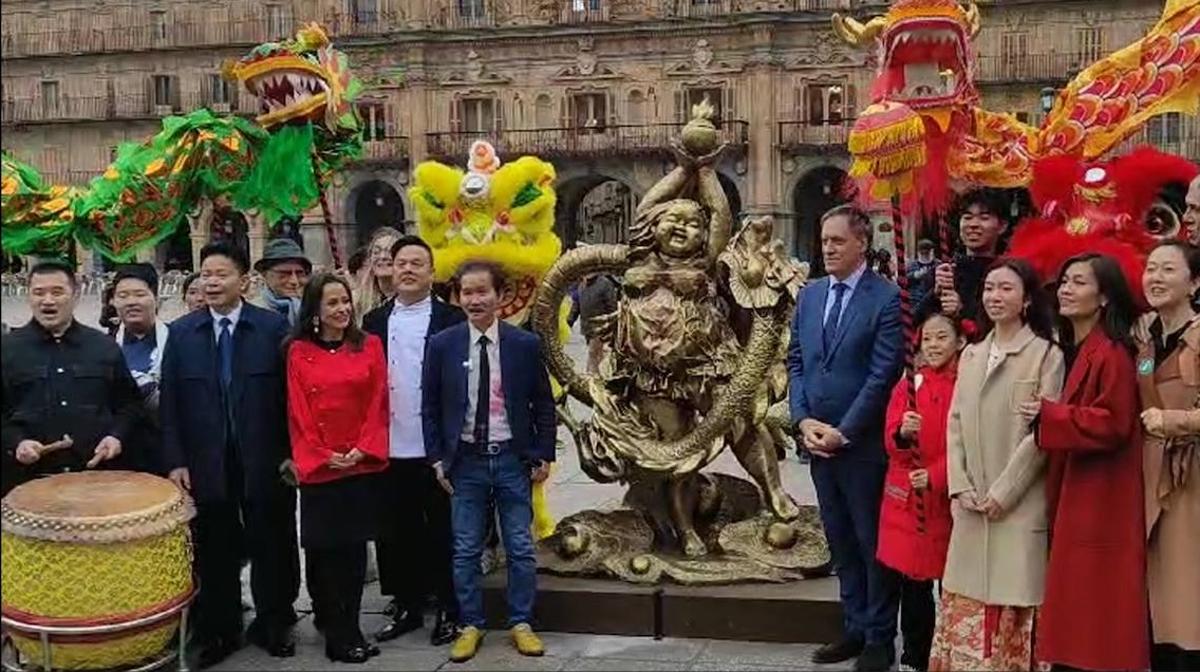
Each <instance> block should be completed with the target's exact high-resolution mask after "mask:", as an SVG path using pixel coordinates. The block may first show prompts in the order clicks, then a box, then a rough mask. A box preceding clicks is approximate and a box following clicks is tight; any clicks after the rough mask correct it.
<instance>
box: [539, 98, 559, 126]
mask: <svg viewBox="0 0 1200 672" xmlns="http://www.w3.org/2000/svg"><path fill="white" fill-rule="evenodd" d="M555 123H556V122H555V120H554V99H553V98H551V97H550V95H549V94H546V93H543V94H541V95H539V96H538V97H537V99H536V100H534V101H533V125H534V127H535V128H553V127H554V125H555Z"/></svg>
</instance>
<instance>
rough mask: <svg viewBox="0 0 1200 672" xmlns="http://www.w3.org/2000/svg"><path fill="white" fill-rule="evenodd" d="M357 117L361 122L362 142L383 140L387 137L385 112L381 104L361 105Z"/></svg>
mask: <svg viewBox="0 0 1200 672" xmlns="http://www.w3.org/2000/svg"><path fill="white" fill-rule="evenodd" d="M358 116H359V118H360V119H362V122H363V139H364V140H383V139H384V138H386V137H387V136H388V132H387V110H386V109H385V107H384V104H383V103H362V104H360V105H359V106H358Z"/></svg>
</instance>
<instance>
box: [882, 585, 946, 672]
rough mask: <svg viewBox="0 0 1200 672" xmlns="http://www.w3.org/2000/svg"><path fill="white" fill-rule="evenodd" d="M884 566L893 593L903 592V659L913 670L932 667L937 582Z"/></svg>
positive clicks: (901, 627)
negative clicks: (909, 576) (908, 575)
mask: <svg viewBox="0 0 1200 672" xmlns="http://www.w3.org/2000/svg"><path fill="white" fill-rule="evenodd" d="M880 566H881V567H882V568H883V570H884V572H885V574H886V578H887V581H888V582H889V583H891V584H892V586H893V592H895V593H897V594H899V595H900V637H901V639H902V641H903V642H904V651H903V653H901V655H900V662H901V664H904V665H908V666H909V667H912V668H913V669H917V670H925V669H928V668H929V650H930V648H932V646H933V626H934V621H935V618H936V613H937V610H936V606H935V599H934V593H933V581H917V580H914V579H910V578H908V577H907V576H905V575H904V574H901V573H900V572H897V571H896V570H894V569H892V568H890V567H887V566H884V565H880Z"/></svg>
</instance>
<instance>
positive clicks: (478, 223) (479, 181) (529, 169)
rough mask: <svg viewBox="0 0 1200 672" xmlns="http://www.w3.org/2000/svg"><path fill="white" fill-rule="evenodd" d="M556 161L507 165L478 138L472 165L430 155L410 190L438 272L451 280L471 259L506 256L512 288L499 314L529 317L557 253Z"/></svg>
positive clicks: (495, 259) (519, 161)
mask: <svg viewBox="0 0 1200 672" xmlns="http://www.w3.org/2000/svg"><path fill="white" fill-rule="evenodd" d="M554 180H555V173H554V166H552V165H550V164H549V163H546V162H545V161H542V160H541V159H538V158H535V157H532V156H523V157H521V158H519V159H517V160H516V161H513V162H511V163H508V164H506V165H503V166H501V165H500V158H499V157H498V156H497V155H496V150H495V148H494V147H492V145H491V144H489V143H487V142H485V141H483V140H479V141H476V142H475V143H474V144H472V145H471V155H470V157H469V159H468V165H467V169H466V170H465V171H464V170H462V169H459V168H456V167H453V166H447V165H445V164H441V163H438V162H436V161H426V162H424V163H421V164H420V165H418V166H417V168H416V171H414V173H413V186H412V187H411V188H410V189H409V197H410V199H411V201H412V203H413V204H414V207H415V208H416V211H417V232H418V233H419V234H420V236H421V238H422V239H423V240H424V241H425V242H426V243H429V246H430V247H431V248H433V264H434V279H435V280H437V281H438V282H445V281H447V280H449V279H450V278H451V277H453V275H454V273H455V271H457V270H458V268H459V267H460V266H461V265H462V264H463V263H465V262H467V261H474V260H486V261H491V262H494V263H496V264H499V265H500V267H501V268H503V269H504V272H505V274H506V275H507V276H508V280H509V284H510V285H511V288H512V290H513V291H510V292H507V293H506V295H505V297H504V299H503V303H502V305H501V306H500V315H501V317H503V318H504V319H505V320H508V321H509V322H513V323H521V322H524V321H525V319H526V317H527V316H528V312H529V307H530V305H531V304H532V302H533V295H534V292H535V291H536V290H537V286H538V283H539V282H541V279H542V276H543V275H545V273H546V271H548V270H550V267H551V266H552V265H553V264H554V262H555V260H556V259H558V257H559V255H560V254H561V252H562V242H561V241H560V240H559V239H558V236H557V235H555V233H554V204H555V203H556V196H555V193H554Z"/></svg>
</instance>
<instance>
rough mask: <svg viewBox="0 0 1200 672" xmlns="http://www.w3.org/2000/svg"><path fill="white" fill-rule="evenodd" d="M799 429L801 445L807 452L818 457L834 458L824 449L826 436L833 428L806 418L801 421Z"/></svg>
mask: <svg viewBox="0 0 1200 672" xmlns="http://www.w3.org/2000/svg"><path fill="white" fill-rule="evenodd" d="M798 429H799V430H800V443H801V444H803V445H804V448H805V450H807V451H808V452H810V453H812V454H813V455H816V456H817V457H833V455H832V454H830V453H828V452H826V451H825V449H824V447H823V446H824V443H825V434H826V433H828V432H829V431H830V430H831V429H833V428H832V427H830V426H829V425H827V424H825V423H823V422H821V421H820V420H814V419H812V418H805V419H803V420H801V421H800V425H799V427H798Z"/></svg>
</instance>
